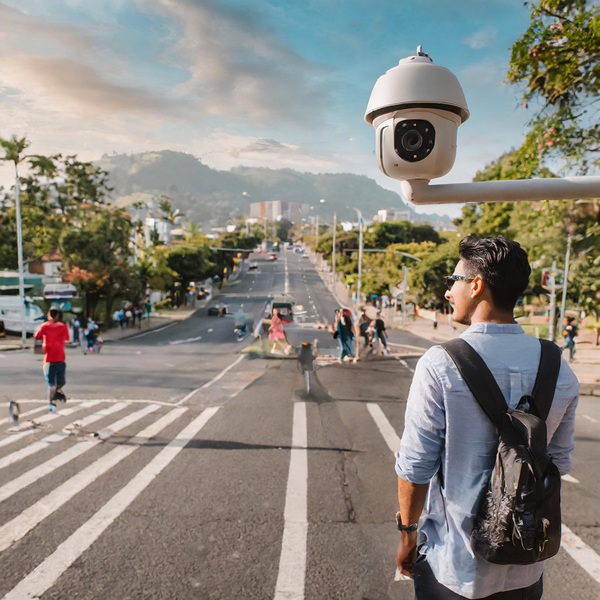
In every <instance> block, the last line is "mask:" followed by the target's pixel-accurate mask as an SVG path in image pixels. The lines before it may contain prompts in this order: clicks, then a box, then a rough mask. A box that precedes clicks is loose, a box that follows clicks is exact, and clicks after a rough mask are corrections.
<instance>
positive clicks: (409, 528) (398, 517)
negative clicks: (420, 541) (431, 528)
mask: <svg viewBox="0 0 600 600" xmlns="http://www.w3.org/2000/svg"><path fill="white" fill-rule="evenodd" d="M396 525H397V526H398V531H406V533H412V532H413V531H416V530H417V529H418V528H419V524H418V523H413V524H412V525H403V524H402V515H401V514H400V512H397V513H396Z"/></svg>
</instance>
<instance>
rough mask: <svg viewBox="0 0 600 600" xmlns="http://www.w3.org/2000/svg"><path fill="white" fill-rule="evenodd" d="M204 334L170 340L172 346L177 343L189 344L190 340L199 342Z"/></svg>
mask: <svg viewBox="0 0 600 600" xmlns="http://www.w3.org/2000/svg"><path fill="white" fill-rule="evenodd" d="M201 339H202V336H201V335H199V336H198V337H193V338H187V339H186V340H174V341H172V342H169V345H170V346H174V345H176V344H187V343H189V342H197V341H198V340H201Z"/></svg>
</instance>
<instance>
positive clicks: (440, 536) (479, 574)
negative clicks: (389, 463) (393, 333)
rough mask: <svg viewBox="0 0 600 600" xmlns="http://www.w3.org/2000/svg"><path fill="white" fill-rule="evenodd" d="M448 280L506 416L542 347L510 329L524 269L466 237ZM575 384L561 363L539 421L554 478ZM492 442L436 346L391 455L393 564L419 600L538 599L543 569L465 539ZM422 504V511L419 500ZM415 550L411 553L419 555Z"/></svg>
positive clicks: (505, 251)
mask: <svg viewBox="0 0 600 600" xmlns="http://www.w3.org/2000/svg"><path fill="white" fill-rule="evenodd" d="M459 257H460V260H459V261H458V264H457V265H456V267H455V270H454V274H453V275H451V276H449V277H447V278H446V285H447V288H448V290H447V292H446V294H445V296H446V299H447V300H448V301H449V302H450V303H451V304H452V305H453V308H454V320H455V321H456V322H458V323H461V324H464V325H468V326H469V327H468V329H467V330H466V331H465V332H464V333H463V334H462V335H461V337H462V338H463V339H464V340H465V341H467V342H468V343H469V344H470V345H471V346H472V347H473V349H474V350H475V351H476V352H477V353H478V354H480V356H481V357H482V358H483V360H484V361H485V363H486V364H487V366H488V367H489V369H490V370H491V372H492V374H493V375H494V378H495V379H496V381H497V383H498V386H499V387H500V389H501V391H502V394H503V395H504V398H505V399H506V402H507V404H508V406H509V408H515V407H516V406H515V405H516V404H517V403H518V402H519V400H520V398H521V397H522V396H523V395H527V394H529V395H530V394H531V393H532V390H533V386H534V381H535V378H536V375H537V370H538V366H539V360H540V354H541V349H540V343H539V340H537V339H535V338H534V337H531V336H528V335H526V334H525V333H524V331H523V330H522V328H521V326H520V325H519V324H518V323H516V322H515V320H514V317H513V310H514V306H515V303H516V301H517V299H518V298H519V296H521V295H522V294H523V292H524V290H525V289H526V287H527V284H528V280H529V275H530V273H531V269H530V267H529V262H528V259H527V254H526V252H525V251H524V250H523V249H522V248H521V247H520V246H519V244H518V243H516V242H514V241H510V240H506V239H504V238H502V237H489V238H482V239H476V238H474V237H472V236H467V237H465V238H463V239H462V240H461V242H460V245H459ZM578 396H579V383H578V381H577V379H576V377H575V375H574V374H573V372H572V371H571V369H570V368H569V366H568V364H567V363H566V362H565V361H563V362H562V365H561V367H560V372H559V375H558V383H557V386H556V392H555V395H554V399H553V402H552V406H551V409H550V414H549V416H548V418H547V419H546V426H547V433H548V440H549V443H548V453H549V454H550V455H551V457H552V459H553V461H554V463H555V464H556V466H557V468H558V470H559V471H560V474H561V475H564V474H566V473H567V472H568V471H569V468H570V466H571V453H572V451H573V447H574V423H575V409H576V406H577V402H578ZM497 447H498V435H497V433H496V430H495V428H494V426H493V425H492V423H491V421H490V420H489V419H488V417H487V416H486V414H485V413H484V412H483V411H482V409H481V408H480V406H479V404H478V402H477V401H476V400H475V398H474V396H473V394H472V393H471V391H470V390H469V389H468V387H467V386H466V384H465V382H464V380H463V379H462V378H461V377H460V375H459V373H458V370H457V368H456V366H455V364H454V362H453V361H452V359H451V358H450V356H449V355H448V353H447V352H446V351H445V350H444V349H443V348H441V347H440V346H434V347H432V348H430V349H429V350H428V351H427V352H426V353H425V354H424V355H423V356H422V357H421V359H420V360H419V362H418V363H417V366H416V369H415V374H414V378H413V382H412V385H411V388H410V392H409V395H408V401H407V407H406V415H405V425H404V432H403V435H402V441H401V444H400V449H399V451H398V452H397V454H396V474H397V475H398V501H399V507H400V511H399V512H398V514H397V517H396V521H397V523H398V528H399V529H400V542H399V545H398V551H397V554H396V562H397V565H398V568H399V570H400V572H401V573H402V574H404V575H408V576H412V578H413V583H414V588H415V599H416V600H423V599H426V600H436V599H438V598H439V599H444V600H446V599H460V598H492V597H493V598H494V599H496V598H497V599H503V600H509V599H513V598H520V599H523V600H538V599H539V598H541V596H542V590H543V584H542V575H543V570H544V563H543V562H537V563H533V564H528V565H504V564H502V565H500V564H492V563H489V562H486V561H485V560H484V559H482V558H480V557H479V556H478V555H474V553H473V551H472V550H471V548H470V544H469V538H470V535H471V531H472V529H473V524H474V518H475V514H476V512H477V506H478V500H479V499H480V497H481V494H482V492H483V490H484V489H485V488H486V486H487V483H488V481H489V478H490V474H491V472H492V469H493V465H494V461H495V457H496V451H497ZM426 497H427V505H426V506H425V499H426ZM417 547H418V552H417Z"/></svg>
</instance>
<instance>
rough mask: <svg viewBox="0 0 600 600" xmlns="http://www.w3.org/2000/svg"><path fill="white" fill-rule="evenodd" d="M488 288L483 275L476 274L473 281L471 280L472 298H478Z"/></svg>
mask: <svg viewBox="0 0 600 600" xmlns="http://www.w3.org/2000/svg"><path fill="white" fill-rule="evenodd" d="M486 289H487V286H486V285H485V281H484V280H483V279H482V277H481V275H475V277H474V278H473V281H471V298H478V297H479V296H481V294H483V292H484V291H486Z"/></svg>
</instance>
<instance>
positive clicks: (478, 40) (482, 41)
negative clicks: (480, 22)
mask: <svg viewBox="0 0 600 600" xmlns="http://www.w3.org/2000/svg"><path fill="white" fill-rule="evenodd" d="M497 37H498V32H497V31H496V30H495V29H494V28H493V27H483V28H482V29H480V30H479V31H476V32H475V33H473V34H472V35H470V36H469V37H468V38H466V39H465V40H464V43H465V44H466V45H467V46H469V48H473V50H481V49H482V48H489V47H491V46H494V45H495V44H496V39H497Z"/></svg>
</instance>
